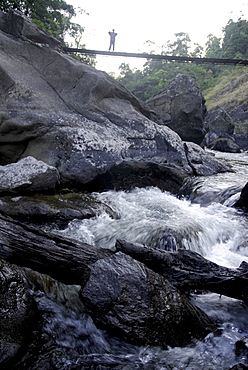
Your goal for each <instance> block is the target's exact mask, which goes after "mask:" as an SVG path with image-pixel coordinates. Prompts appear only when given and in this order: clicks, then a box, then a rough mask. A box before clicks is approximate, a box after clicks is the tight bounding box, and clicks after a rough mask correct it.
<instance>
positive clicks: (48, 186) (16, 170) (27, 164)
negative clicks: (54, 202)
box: [0, 157, 59, 194]
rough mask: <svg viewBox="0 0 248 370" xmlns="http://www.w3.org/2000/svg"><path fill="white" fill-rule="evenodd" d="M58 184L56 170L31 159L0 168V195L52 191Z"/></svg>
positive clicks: (24, 159)
mask: <svg viewBox="0 0 248 370" xmlns="http://www.w3.org/2000/svg"><path fill="white" fill-rule="evenodd" d="M58 182H59V173H58V171H57V169H56V168H54V167H52V166H48V165H47V164H46V163H44V162H42V161H37V160H36V159H35V158H33V157H27V158H23V159H21V160H20V161H19V162H17V163H13V164H8V165H6V166H0V193H5V194H6V193H12V194H20V193H25V192H39V191H54V190H55V187H56V185H57V184H58Z"/></svg>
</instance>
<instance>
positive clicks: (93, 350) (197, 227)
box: [32, 152, 248, 370]
mask: <svg viewBox="0 0 248 370" xmlns="http://www.w3.org/2000/svg"><path fill="white" fill-rule="evenodd" d="M215 155H216V157H218V158H221V159H223V160H225V161H227V162H228V163H229V164H231V166H232V169H233V170H234V171H233V172H228V173H224V174H218V175H214V176H210V177H206V178H205V177H203V178H197V179H195V181H194V182H193V185H192V184H191V191H190V193H189V192H188V193H187V191H186V192H185V194H182V195H181V197H180V198H177V197H176V196H174V195H171V194H170V193H168V192H165V191H161V190H160V189H158V188H153V187H152V188H146V189H134V190H133V191H128V192H125V191H119V192H116V191H108V192H103V193H98V194H95V195H96V196H97V198H98V199H99V201H101V202H104V203H106V204H108V205H109V206H110V207H111V208H112V209H113V210H114V211H115V213H116V215H117V217H116V219H113V218H111V217H110V216H109V215H108V214H101V215H99V216H98V217H95V218H92V219H88V220H73V221H72V222H70V223H69V225H68V227H67V228H66V229H64V230H56V232H57V233H59V234H60V235H64V236H66V237H71V238H74V239H78V240H80V241H83V242H86V243H89V244H94V245H97V246H99V247H102V248H110V249H114V248H115V241H116V239H125V240H128V241H131V242H138V243H142V244H146V245H149V246H153V247H156V248H161V249H167V250H176V249H177V248H178V247H181V248H186V249H190V250H193V251H196V252H198V253H200V254H202V255H203V256H204V257H206V258H208V259H209V260H211V261H213V262H215V263H218V264H220V265H222V266H226V267H234V268H235V267H238V266H239V265H240V263H241V262H242V261H247V262H248V248H247V246H248V244H247V239H248V238H247V236H248V234H247V216H245V215H244V214H243V213H242V212H241V211H240V210H237V209H235V208H232V207H231V206H232V205H233V204H234V202H235V200H237V199H238V198H239V195H240V193H239V191H240V190H241V189H242V187H244V185H245V184H246V182H247V179H248V166H247V164H248V154H247V153H240V154H230V153H217V152H216V153H215ZM40 279H42V278H40ZM42 284H43V289H44V291H43V292H41V291H40V292H35V293H34V295H35V299H36V302H37V303H38V305H39V307H40V308H41V309H42V311H43V312H44V315H45V316H44V317H45V322H46V324H45V327H44V336H47V337H49V338H52V340H53V341H54V343H56V346H57V347H58V348H60V351H61V352H62V353H63V356H60V357H59V360H57V367H56V368H58V369H122V370H124V369H125V370H129V369H130V370H133V369H146V370H148V369H149V370H153V369H154V370H155V369H156V370H165V369H173V370H176V369H191V370H193V369H195V370H196V369H197V370H203V369H204V370H208V369H209V370H210V369H215V370H216V369H230V368H231V367H232V366H234V365H235V364H237V363H242V364H244V365H246V366H248V358H247V353H245V352H244V351H243V350H242V348H241V349H240V348H238V349H237V348H236V349H235V343H236V342H237V341H239V340H241V339H242V340H243V341H244V342H246V343H247V344H248V309H247V307H245V306H244V305H243V304H242V302H241V301H238V300H235V299H231V298H228V297H225V296H221V297H220V296H219V295H217V294H214V293H208V294H195V295H192V298H191V299H192V301H193V302H194V303H195V304H196V305H197V306H199V307H200V308H201V309H203V310H204V311H205V312H206V313H207V314H208V315H209V316H210V317H212V318H213V319H214V320H215V321H216V322H217V323H218V326H219V330H220V334H219V335H214V334H213V333H211V334H209V335H208V336H207V337H206V338H205V339H204V340H203V341H197V340H196V341H195V342H194V343H192V345H190V346H187V347H184V348H168V349H167V350H162V349H161V348H158V347H151V346H145V347H140V346H135V345H131V344H128V343H126V342H124V341H122V340H120V339H118V338H112V337H109V336H108V334H107V333H106V332H104V331H101V330H98V329H97V328H96V327H95V325H94V323H93V321H92V319H91V318H90V317H89V316H88V315H87V314H86V313H85V312H84V308H83V305H82V302H81V301H80V300H79V298H78V291H79V289H80V287H78V286H66V285H63V284H58V283H56V282H53V283H52V284H51V283H50V284H47V282H46V281H43V282H41V285H42ZM48 286H49V288H48ZM44 292H45V293H44ZM50 340H51V339H50ZM34 369H41V367H39V364H36V366H33V367H32V370H34Z"/></svg>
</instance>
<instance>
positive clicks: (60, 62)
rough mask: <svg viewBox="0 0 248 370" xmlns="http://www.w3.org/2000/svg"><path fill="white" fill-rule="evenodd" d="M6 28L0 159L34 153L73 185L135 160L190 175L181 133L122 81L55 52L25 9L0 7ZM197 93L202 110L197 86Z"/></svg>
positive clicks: (1, 40) (0, 65) (0, 72)
mask: <svg viewBox="0 0 248 370" xmlns="http://www.w3.org/2000/svg"><path fill="white" fill-rule="evenodd" d="M11 22H12V23H13V22H15V27H10V26H7V25H8V24H9V23H11ZM26 22H27V23H26ZM6 24H7V25H6ZM1 27H2V30H4V32H3V31H1V30H0V49H1V53H0V78H1V86H0V164H1V165H5V164H10V163H13V162H17V161H18V160H19V159H21V158H25V157H28V156H32V157H34V158H36V159H37V160H42V161H43V162H45V163H46V164H47V165H49V166H53V167H55V168H57V170H58V171H59V174H60V180H61V184H62V185H65V184H66V185H68V186H74V187H75V186H80V187H83V186H84V185H85V184H88V183H90V182H92V181H94V180H95V179H96V178H98V180H99V179H101V178H100V177H99V176H101V175H104V174H106V173H107V172H108V171H111V169H112V168H114V167H118V166H119V165H121V164H122V163H126V162H128V163H130V161H131V162H132V161H133V164H135V163H139V164H140V162H141V163H144V164H145V163H150V164H151V165H152V164H156V165H157V164H164V163H165V164H166V165H167V166H173V167H177V169H178V171H180V172H181V174H180V176H179V177H180V178H181V179H182V178H184V177H185V176H188V175H192V174H193V170H192V166H191V163H189V161H188V158H187V156H186V153H185V148H184V145H183V142H182V140H181V139H180V137H179V136H178V135H177V134H176V133H175V132H173V131H172V130H170V129H169V128H168V127H166V126H163V125H161V124H158V123H161V122H160V120H159V119H158V118H157V117H156V116H155V114H154V113H153V112H152V111H151V110H150V109H149V108H148V106H147V105H146V104H145V103H143V102H141V101H140V100H139V99H137V98H136V97H135V96H133V95H132V94H131V93H130V92H129V91H128V90H127V89H126V88H125V87H124V86H122V85H121V84H120V83H118V82H117V81H116V80H114V79H113V78H112V77H110V76H109V75H108V74H106V73H105V72H101V71H97V70H96V69H94V68H93V67H91V66H89V65H86V64H84V63H81V62H79V61H77V60H75V59H73V58H71V57H69V56H67V55H65V54H64V53H63V52H60V51H59V50H57V48H56V47H55V46H54V44H53V42H54V40H53V39H52V41H51V43H50V42H49V41H48V40H46V41H44V40H43V36H44V35H43V31H42V32H41V33H42V35H41V38H39V37H38V36H37V32H38V31H39V30H38V29H37V27H35V28H34V29H32V27H31V26H30V22H29V21H28V20H27V19H26V18H25V17H23V16H22V15H20V13H17V14H16V13H15V12H14V13H13V12H12V13H10V14H9V15H8V16H6V14H5V13H0V28H1ZM30 27H31V28H30ZM16 29H18V32H17V31H16ZM27 30H29V31H27ZM34 33H35V35H36V36H34ZM30 35H31V36H30ZM46 37H48V36H47V35H46ZM50 44H51V45H52V46H53V47H49V45H50ZM179 95H180V94H179ZM197 97H198V98H197ZM178 98H179V96H178V97H176V98H175V99H178ZM194 99H198V100H197V103H196V104H198V105H199V109H202V110H204V108H203V105H202V101H201V98H200V93H199V92H198V95H197V93H196V94H195V95H194V94H193V95H192V104H193V100H194ZM179 100H180V99H179ZM174 103H175V105H176V106H177V104H181V102H180V101H177V103H176V101H175V102H174ZM174 103H173V104H174ZM185 109H186V108H185ZM197 114H198V113H196V116H197ZM199 121H201V118H199ZM206 155H207V154H206ZM213 161H215V160H214V159H213ZM124 167H125V166H124ZM118 169H120V167H118ZM226 169H227V168H226V167H225V166H224V165H223V167H222V170H223V171H225V170H226ZM149 171H150V166H148V169H147V171H146V174H147V176H149V173H150V172H149ZM213 173H215V169H213ZM150 178H152V174H151V176H150ZM125 181H126V183H128V178H126V179H125ZM137 181H138V179H137ZM177 182H178V179H177ZM100 185H102V184H100ZM160 186H162V187H164V188H166V183H164V184H163V183H162V184H160Z"/></svg>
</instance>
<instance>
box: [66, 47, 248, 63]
mask: <svg viewBox="0 0 248 370" xmlns="http://www.w3.org/2000/svg"><path fill="white" fill-rule="evenodd" d="M63 51H64V52H65V53H82V54H92V55H94V54H98V55H109V56H117V57H127V58H145V59H157V60H161V59H163V60H169V61H174V62H191V63H199V64H201V63H211V64H235V65H244V66H247V65H248V60H243V59H223V58H196V57H183V56H173V55H163V54H148V53H126V52H119V51H117V52H116V51H104V50H102V51H100V50H89V49H77V48H67V47H64V48H63Z"/></svg>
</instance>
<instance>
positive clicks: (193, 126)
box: [147, 74, 206, 144]
mask: <svg viewBox="0 0 248 370" xmlns="http://www.w3.org/2000/svg"><path fill="white" fill-rule="evenodd" d="M147 104H148V105H149V107H150V108H151V109H153V110H154V111H155V112H156V113H157V114H159V115H160V117H161V119H162V120H163V122H164V124H166V125H167V126H168V127H170V128H171V129H172V130H173V131H175V132H177V133H178V135H179V136H180V137H181V139H182V140H184V141H192V142H194V143H196V144H200V143H201V142H202V140H203V137H204V135H205V133H206V132H205V128H204V123H203V120H204V117H205V115H206V106H205V100H204V98H203V96H202V94H201V92H200V90H199V89H198V88H197V87H196V85H195V82H194V80H193V79H192V78H191V77H189V76H187V75H184V74H178V75H177V76H176V78H175V79H174V80H173V81H172V82H171V83H170V84H169V86H168V87H167V88H166V89H164V90H162V91H161V92H160V93H158V94H156V95H155V96H154V97H152V98H151V99H150V100H149V101H148V102H147Z"/></svg>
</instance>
